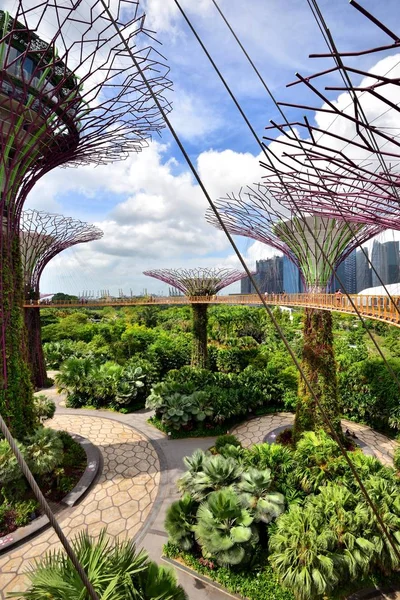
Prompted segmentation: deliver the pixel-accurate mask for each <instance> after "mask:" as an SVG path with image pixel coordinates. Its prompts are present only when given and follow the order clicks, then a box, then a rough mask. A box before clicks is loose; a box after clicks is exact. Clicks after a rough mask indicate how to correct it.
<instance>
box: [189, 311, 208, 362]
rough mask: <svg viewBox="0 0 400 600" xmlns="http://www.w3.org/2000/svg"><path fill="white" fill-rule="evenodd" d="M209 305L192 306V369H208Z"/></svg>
mask: <svg viewBox="0 0 400 600" xmlns="http://www.w3.org/2000/svg"><path fill="white" fill-rule="evenodd" d="M207 309H208V304H192V311H193V347H192V363H191V364H192V367H199V368H201V369H206V368H207V319H208V314H207Z"/></svg>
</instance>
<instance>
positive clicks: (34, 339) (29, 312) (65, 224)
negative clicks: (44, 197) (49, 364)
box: [19, 210, 103, 388]
mask: <svg viewBox="0 0 400 600" xmlns="http://www.w3.org/2000/svg"><path fill="white" fill-rule="evenodd" d="M102 236H103V232H102V231H101V229H99V228H98V227H95V226H94V225H90V224H89V223H83V222H82V221H78V220H76V219H72V218H70V217H64V216H62V215H53V214H49V213H46V212H39V211H37V210H25V211H22V215H21V221H20V235H19V238H20V248H21V259H22V270H23V278H24V291H25V293H24V297H25V303H26V304H35V306H26V307H25V310H24V315H25V325H26V329H27V332H28V354H29V364H30V366H31V370H32V381H33V384H34V386H35V387H36V388H42V387H45V385H46V382H47V373H46V366H45V360H44V355H43V348H42V335H41V325H40V311H39V308H38V306H37V302H38V300H39V298H40V293H39V284H40V277H41V275H42V273H43V269H44V268H45V266H46V265H47V264H48V263H49V261H50V260H51V259H52V258H54V257H55V256H57V254H59V253H60V252H62V251H63V250H66V249H67V248H70V247H71V246H75V245H76V244H83V243H85V242H91V241H93V240H98V239H100V238H101V237H102Z"/></svg>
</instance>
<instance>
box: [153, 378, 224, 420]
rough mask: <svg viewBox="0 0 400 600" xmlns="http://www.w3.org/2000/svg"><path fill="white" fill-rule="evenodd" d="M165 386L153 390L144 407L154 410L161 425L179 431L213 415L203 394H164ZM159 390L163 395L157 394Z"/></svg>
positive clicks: (160, 385)
mask: <svg viewBox="0 0 400 600" xmlns="http://www.w3.org/2000/svg"><path fill="white" fill-rule="evenodd" d="M165 389H166V386H165V384H159V386H158V387H157V386H156V387H155V388H154V389H153V393H152V394H151V395H150V396H149V397H148V399H147V401H146V407H147V408H152V409H156V412H157V414H160V415H161V420H162V423H163V425H165V427H167V428H171V429H175V430H179V429H181V428H182V427H187V426H188V425H189V424H190V423H192V422H194V421H198V422H202V421H204V420H205V419H206V417H210V416H212V414H213V409H212V408H211V405H210V401H209V399H208V396H207V394H205V393H204V392H193V393H192V394H189V395H185V394H179V393H169V394H168V393H165ZM158 390H160V392H161V393H163V394H164V395H161V393H160V394H157V391H158Z"/></svg>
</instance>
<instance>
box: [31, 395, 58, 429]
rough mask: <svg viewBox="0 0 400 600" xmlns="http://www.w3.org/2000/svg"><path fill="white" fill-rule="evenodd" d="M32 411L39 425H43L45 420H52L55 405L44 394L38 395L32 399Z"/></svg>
mask: <svg viewBox="0 0 400 600" xmlns="http://www.w3.org/2000/svg"><path fill="white" fill-rule="evenodd" d="M33 405H34V410H35V413H36V418H37V419H38V421H39V422H40V423H44V421H47V419H52V418H53V417H54V413H55V412H56V405H55V403H54V402H53V400H51V399H50V398H48V397H47V396H46V395H45V394H39V395H38V396H34V398H33Z"/></svg>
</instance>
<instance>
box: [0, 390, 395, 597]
mask: <svg viewBox="0 0 400 600" xmlns="http://www.w3.org/2000/svg"><path fill="white" fill-rule="evenodd" d="M42 393H45V394H46V395H48V396H50V397H51V398H52V399H53V400H54V401H55V402H56V404H57V413H56V416H55V418H54V419H53V420H52V421H51V422H48V423H47V424H48V425H49V426H50V427H54V428H56V429H67V430H69V431H71V432H75V433H79V434H80V435H83V436H84V437H87V438H88V439H90V441H91V442H93V443H94V444H96V445H97V446H99V448H100V450H101V452H102V456H103V460H104V467H103V470H102V473H101V475H100V477H99V478H98V480H97V481H96V484H95V486H94V487H93V488H92V489H91V490H90V491H89V493H88V495H87V496H86V497H85V498H84V500H83V501H82V502H81V503H79V504H78V505H77V506H76V507H73V508H71V509H66V511H65V512H63V513H62V515H61V517H60V516H59V520H60V522H61V526H62V528H63V530H64V532H65V533H66V534H67V535H68V537H71V536H72V535H75V534H76V533H77V532H78V531H80V530H82V529H87V530H88V531H89V533H90V534H92V535H97V534H98V533H99V531H100V529H101V528H102V527H103V526H106V527H107V531H108V533H109V534H110V535H111V536H118V537H128V536H129V537H134V539H135V541H136V542H137V545H138V547H142V546H143V547H144V548H145V549H146V550H147V552H148V553H149V555H150V557H151V558H152V559H153V560H156V561H157V562H160V557H161V554H162V547H163V545H164V543H165V542H166V541H167V534H166V533H165V531H164V526H163V524H164V518H165V512H166V510H167V508H168V506H169V505H170V504H171V502H173V501H174V500H176V499H178V498H179V496H180V495H179V494H178V492H177V488H176V481H177V479H178V478H179V477H180V476H181V474H182V473H183V471H184V465H183V461H182V459H183V457H184V456H187V455H190V454H192V452H193V451H194V450H195V449H196V448H202V449H204V450H206V449H207V448H209V447H210V446H212V445H213V444H214V441H215V438H202V439H183V440H169V439H168V438H167V437H166V436H165V435H164V434H163V433H161V432H160V431H158V430H157V429H155V428H153V427H151V426H150V425H148V423H147V419H148V417H149V412H146V411H140V412H137V413H133V414H130V415H122V414H119V413H113V412H108V411H91V410H79V411H77V410H73V409H67V408H65V404H64V402H63V396H62V395H61V394H57V392H56V390H55V388H54V387H53V388H51V389H49V390H44V391H43V392H42ZM292 421H293V415H291V414H290V413H278V414H275V415H267V416H263V417H258V418H255V419H252V420H251V421H248V422H246V423H244V424H243V425H239V426H238V427H236V428H235V429H234V430H233V433H235V435H237V436H238V437H239V438H240V439H241V441H242V443H243V444H244V445H245V446H250V445H252V444H255V443H258V442H261V441H263V440H264V438H265V436H266V435H267V434H268V432H269V431H271V430H272V429H275V428H276V427H280V426H282V425H289V424H290V423H292ZM343 423H344V426H345V427H346V428H347V427H348V428H349V429H351V430H352V431H355V432H356V434H357V436H358V437H359V438H360V440H362V441H364V442H366V443H367V444H368V445H369V446H371V447H373V449H374V451H375V452H376V455H377V456H378V457H379V458H380V459H381V460H382V461H383V462H385V463H387V464H391V457H392V456H393V452H394V449H395V447H396V443H395V442H392V441H391V440H388V439H387V438H385V437H384V436H381V435H380V434H377V433H375V432H373V431H372V430H371V429H370V428H369V427H366V426H363V425H356V424H354V423H350V422H347V421H344V422H343ZM56 547H58V543H57V540H56V536H55V535H54V533H53V532H52V530H47V531H45V532H44V533H43V534H41V535H39V536H38V537H35V538H34V539H33V540H32V541H30V542H27V543H26V544H24V545H22V546H20V547H18V548H16V549H15V550H14V551H9V552H8V553H6V554H0V600H3V599H4V598H5V597H6V596H5V594H6V592H7V591H11V590H12V591H18V590H21V589H23V588H24V586H25V577H24V575H23V571H24V570H25V569H26V567H27V566H28V564H29V562H30V561H31V560H32V559H33V558H35V557H38V558H39V557H40V556H42V555H43V553H44V552H45V551H46V550H48V549H50V548H52V549H53V548H56ZM177 575H178V578H179V582H180V583H181V584H182V585H183V587H184V588H185V590H186V592H187V593H188V596H189V598H190V600H211V599H212V600H226V598H227V596H226V595H225V594H224V593H222V592H220V591H218V590H215V589H213V588H211V587H209V586H207V585H204V584H203V583H202V582H201V581H200V580H198V579H196V578H194V577H191V576H189V575H186V574H185V573H183V572H177ZM375 598H378V596H376V597H375ZM380 598H383V596H380ZM398 598H399V599H400V596H398Z"/></svg>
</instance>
